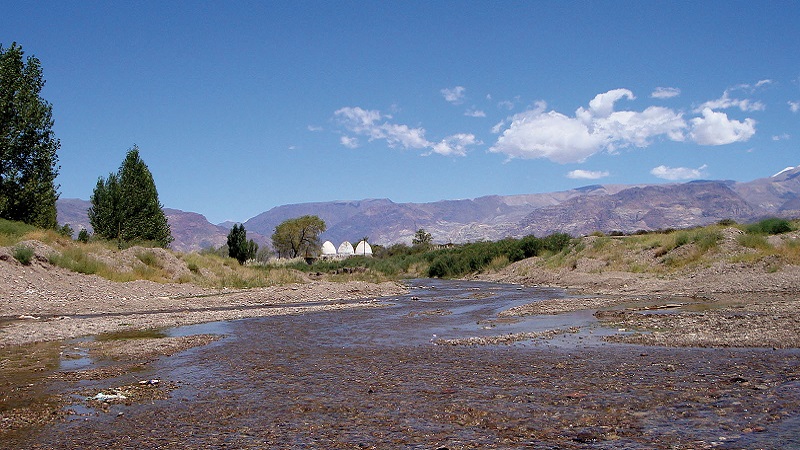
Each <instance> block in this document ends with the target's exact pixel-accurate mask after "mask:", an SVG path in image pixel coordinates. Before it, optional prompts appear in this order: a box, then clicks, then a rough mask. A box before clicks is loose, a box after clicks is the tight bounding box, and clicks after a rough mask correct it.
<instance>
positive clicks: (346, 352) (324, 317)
mask: <svg viewBox="0 0 800 450" xmlns="http://www.w3.org/2000/svg"><path fill="white" fill-rule="evenodd" d="M409 286H410V289H409V293H408V294H407V295H403V296H399V297H391V298H381V299H377V302H378V303H379V305H378V306H380V307H370V308H361V309H356V308H353V309H343V310H333V311H320V312H313V313H308V314H299V315H291V316H273V317H260V318H252V319H243V320H235V321H226V322H212V323H207V324H200V325H192V326H187V327H179V328H174V329H169V330H165V331H164V333H163V338H170V337H177V336H187V335H217V337H218V339H216V340H214V341H213V342H211V343H209V344H208V345H205V346H201V347H195V348H192V349H190V350H186V351H182V352H180V353H177V354H174V355H172V356H165V357H161V358H159V359H157V360H155V361H154V362H152V363H149V364H146V365H143V366H136V367H134V366H130V367H129V366H125V369H126V370H121V371H120V373H119V374H116V375H115V376H112V377H99V379H94V380H92V379H81V380H79V381H77V382H67V381H63V378H64V377H61V378H62V380H61V381H58V382H54V383H52V384H51V385H49V386H48V389H50V390H55V391H57V392H58V393H59V394H62V395H65V396H68V397H70V398H72V399H73V401H72V402H71V403H70V404H68V405H65V406H64V412H65V414H64V417H63V419H62V420H59V421H55V422H51V423H49V424H48V425H45V426H43V427H40V428H34V429H33V430H32V432H30V433H27V434H25V435H14V436H13V439H9V440H5V441H4V442H2V443H0V446H3V447H4V448H155V447H158V448H420V449H436V448H448V449H459V448H542V449H544V448H599V449H612V448H613V449H619V448H627V449H650V448H687V449H688V448H731V449H733V448H737V449H738V448H753V449H756V448H792V447H795V448H797V447H800V431H798V430H799V429H800V353H799V352H798V351H797V350H791V349H790V350H780V349H777V350H773V349H772V348H751V349H700V348H681V349H668V348H661V347H645V346H638V345H629V344H616V343H609V342H607V341H606V340H605V337H606V336H609V335H613V334H618V333H625V332H626V331H620V330H618V329H608V328H605V327H603V326H602V324H601V323H599V322H598V321H597V320H596V319H595V317H594V316H593V314H592V311H577V312H571V313H566V314H559V315H544V316H526V317H505V316H499V315H498V314H499V313H500V312H502V311H505V310H508V309H510V308H513V307H517V306H521V305H524V304H527V303H531V302H535V301H537V300H546V299H555V298H563V297H566V296H567V294H566V293H565V292H564V291H563V290H559V289H550V288H539V287H528V286H519V285H513V284H495V283H483V282H466V281H443V280H412V281H410V282H409ZM509 335H511V336H529V337H530V338H529V339H521V340H514V339H511V340H505V341H502V342H503V343H501V344H492V342H498V341H496V340H493V339H492V338H497V337H501V336H509ZM153 338H154V339H158V338H160V337H153ZM470 338H478V339H473V340H469V339H470ZM471 343H472V344H471ZM73 348H80V346H78V345H77V344H75V346H74V347H73ZM61 361H62V362H61V366H60V367H59V368H55V369H52V370H53V371H54V372H61V373H68V372H70V371H75V370H84V371H85V370H91V369H92V368H98V367H113V366H114V365H115V364H116V365H120V364H122V363H120V362H118V361H107V360H97V359H93V358H91V357H90V356H88V355H87V354H73V355H71V356H69V358H64V357H62V359H61ZM128 369H129V370H128ZM45 370H51V369H45ZM108 373H112V374H114V372H113V371H109V372H108ZM56 378H58V377H56ZM124 386H127V387H130V386H133V387H134V388H135V391H136V392H135V393H137V394H138V395H137V396H131V398H130V399H124V400H122V399H120V400H114V399H110V400H109V401H97V400H89V401H87V400H86V398H88V397H91V396H93V395H94V394H95V393H106V394H113V393H114V392H129V391H124V389H121V387H124ZM115 389H117V390H118V391H115ZM130 389H132V390H133V388H130ZM151 394H152V395H151Z"/></svg>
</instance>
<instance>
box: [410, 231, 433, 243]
mask: <svg viewBox="0 0 800 450" xmlns="http://www.w3.org/2000/svg"><path fill="white" fill-rule="evenodd" d="M432 242H433V237H432V236H431V234H430V233H428V232H427V231H425V229H423V228H420V229H419V230H417V232H416V233H414V237H413V238H412V239H411V245H414V246H423V247H427V246H429V245H431V243H432Z"/></svg>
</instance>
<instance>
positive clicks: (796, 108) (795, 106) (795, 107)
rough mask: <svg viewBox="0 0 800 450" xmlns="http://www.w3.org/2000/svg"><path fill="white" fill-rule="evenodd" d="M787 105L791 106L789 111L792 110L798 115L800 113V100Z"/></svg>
mask: <svg viewBox="0 0 800 450" xmlns="http://www.w3.org/2000/svg"><path fill="white" fill-rule="evenodd" d="M787 103H788V104H789V110H791V111H792V112H793V113H796V112H797V111H800V100H799V101H796V102H791V101H790V102H787Z"/></svg>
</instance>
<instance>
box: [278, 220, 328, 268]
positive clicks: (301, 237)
mask: <svg viewBox="0 0 800 450" xmlns="http://www.w3.org/2000/svg"><path fill="white" fill-rule="evenodd" d="M324 231H325V221H324V220H322V219H320V218H319V217H317V216H303V217H298V218H296V219H289V220H285V221H284V222H283V223H281V224H280V225H278V226H277V227H275V232H274V233H273V234H272V247H273V248H274V249H275V251H276V252H277V253H278V256H288V257H289V258H296V257H298V256H311V255H316V254H317V253H318V252H319V246H320V243H319V235H320V233H323V232H324Z"/></svg>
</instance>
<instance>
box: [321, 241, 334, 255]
mask: <svg viewBox="0 0 800 450" xmlns="http://www.w3.org/2000/svg"><path fill="white" fill-rule="evenodd" d="M335 257H336V247H334V246H333V242H331V241H325V243H324V244H322V258H323V259H326V258H335Z"/></svg>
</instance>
